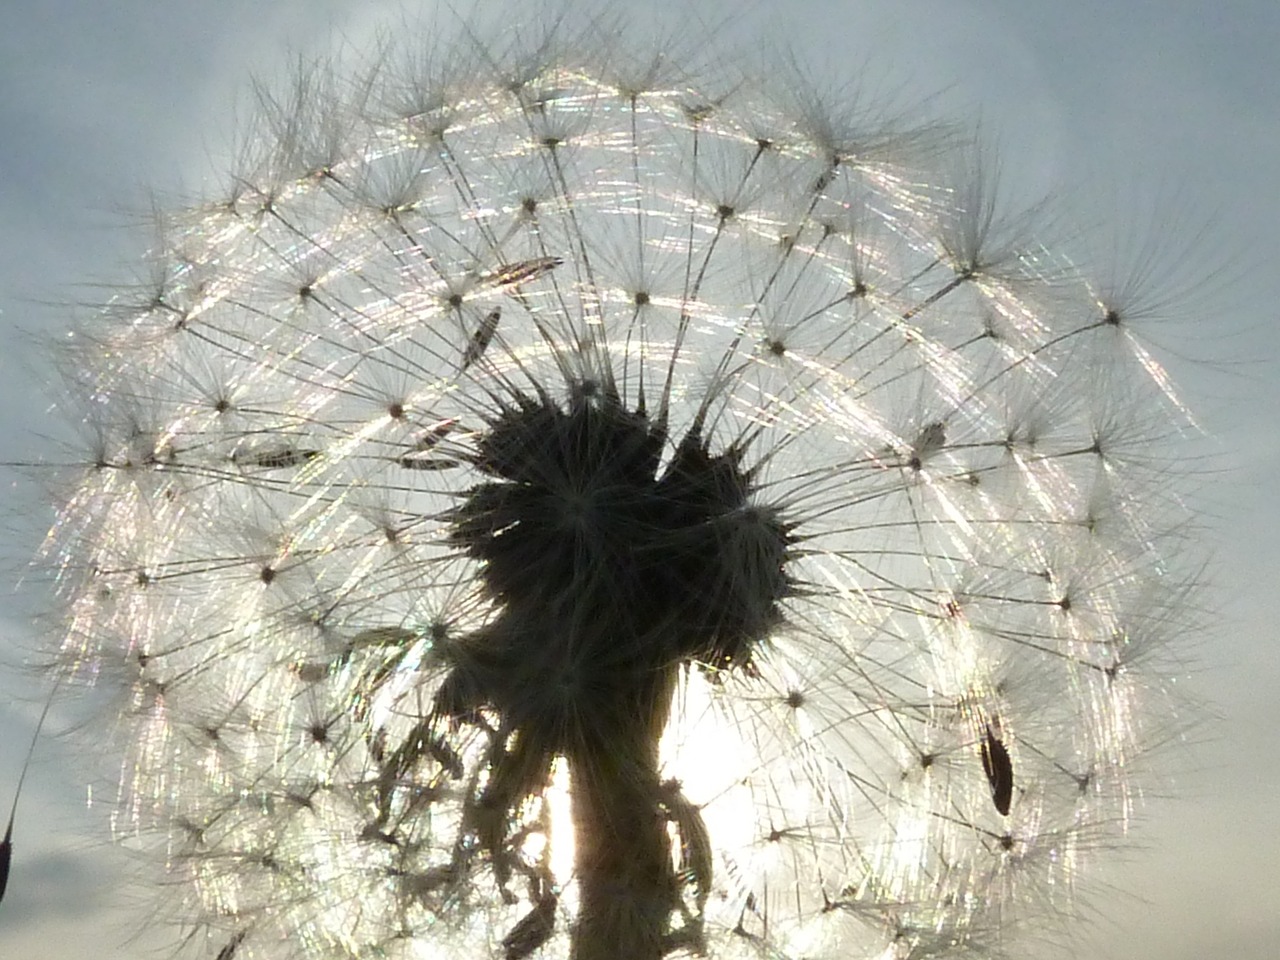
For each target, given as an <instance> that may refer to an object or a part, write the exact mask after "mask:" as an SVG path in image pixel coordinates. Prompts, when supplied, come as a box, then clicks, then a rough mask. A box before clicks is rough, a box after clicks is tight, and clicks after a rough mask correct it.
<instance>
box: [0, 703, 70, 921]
mask: <svg viewBox="0 0 1280 960" xmlns="http://www.w3.org/2000/svg"><path fill="white" fill-rule="evenodd" d="M57 692H58V687H57V685H55V686H54V688H53V690H52V691H50V693H49V699H48V700H46V701H45V703H44V710H42V711H41V712H40V719H39V721H38V722H37V723H36V732H35V733H34V734H32V736H31V746H29V747H28V748H27V759H26V760H24V761H23V762H22V772H21V773H20V774H18V785H17V787H15V788H14V791H13V806H12V807H10V808H9V825H8V826H7V827H6V828H5V831H4V840H2V841H0V901H2V900H4V893H5V890H7V889H8V887H9V866H10V864H11V863H12V861H13V818H14V817H15V816H17V813H18V797H19V796H20V795H21V793H22V782H23V781H24V780H26V779H27V768H28V767H29V766H31V755H32V754H33V753H35V752H36V742H37V741H38V740H39V739H40V731H41V730H42V729H43V728H44V718H45V717H47V716H48V715H49V707H50V706H52V705H53V695H54V694H55V693H57Z"/></svg>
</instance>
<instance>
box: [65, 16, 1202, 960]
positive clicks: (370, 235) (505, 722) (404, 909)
mask: <svg viewBox="0 0 1280 960" xmlns="http://www.w3.org/2000/svg"><path fill="white" fill-rule="evenodd" d="M460 34H461V36H462V39H460V40H455V41H441V40H440V39H439V38H438V37H437V38H435V39H433V40H431V41H430V43H431V45H432V50H431V53H430V54H426V53H422V52H421V51H419V50H417V49H416V48H413V44H414V43H415V42H416V41H409V42H406V43H405V44H404V46H405V47H408V48H413V49H411V53H412V55H411V56H408V57H404V58H401V59H400V60H399V61H397V64H396V65H390V64H389V63H387V62H383V63H381V64H380V66H379V68H378V69H376V70H367V71H365V72H363V73H359V72H356V73H353V74H350V75H344V74H342V73H341V72H340V71H334V70H328V69H319V68H316V69H313V70H309V71H307V70H304V71H302V73H301V74H300V75H299V76H298V78H297V79H296V82H295V85H294V88H293V89H292V91H291V92H290V93H289V94H288V95H281V96H276V97H270V96H268V97H265V98H264V106H263V110H262V116H261V121H260V123H259V124H258V125H257V126H256V127H255V128H254V131H253V133H252V135H251V136H250V137H249V138H248V140H247V143H248V144H249V149H247V150H246V151H245V152H244V157H243V159H242V162H241V163H240V165H239V167H238V168H237V169H236V170H235V172H234V175H233V176H231V177H230V178H229V179H228V184H227V187H226V189H225V190H224V192H223V193H222V194H221V195H220V196H216V197H212V198H210V199H208V200H206V201H204V202H201V203H197V204H192V205H190V206H189V207H188V208H186V209H179V210H176V211H171V212H169V213H167V214H164V215H162V216H161V217H160V221H159V230H158V233H157V236H158V237H159V240H158V242H157V244H156V246H155V248H154V249H153V251H152V253H151V256H150V259H149V261H148V273H147V279H146V281H145V282H144V283H142V284H141V285H139V286H137V287H136V288H131V289H128V290H121V291H120V292H119V293H118V295H117V296H115V297H114V298H113V299H112V301H111V302H110V304H109V305H108V306H107V308H106V309H105V310H103V311H101V312H100V313H99V314H98V315H96V316H95V317H93V318H92V319H89V320H87V321H86V322H84V323H82V324H81V325H80V326H78V327H77V329H76V330H75V331H74V334H73V335H72V336H71V337H70V338H69V340H68V345H67V346H65V347H64V348H62V352H61V355H60V356H61V361H62V369H63V371H64V374H65V376H64V381H65V382H64V385H63V387H62V388H61V389H60V391H59V396H60V398H61V399H60V401H59V406H60V407H61V408H62V410H63V411H64V413H63V415H64V416H65V417H66V418H68V419H70V420H72V421H73V422H74V423H76V424H77V425H78V430H79V433H80V435H81V437H82V440H83V444H82V448H81V450H80V451H79V454H78V457H77V459H78V460H79V466H77V467H74V468H66V469H64V470H62V472H61V474H60V476H59V478H58V482H57V483H56V484H55V485H54V486H55V489H56V491H57V497H58V504H57V507H58V512H57V522H56V525H55V527H54V529H53V531H52V532H51V534H50V536H49V539H48V542H47V544H46V548H45V552H44V556H43V561H42V562H44V563H46V564H53V565H55V566H56V568H57V570H58V577H59V584H60V590H61V602H62V609H63V610H64V616H63V618H62V621H61V629H60V630H59V631H57V633H56V636H55V637H54V638H53V639H52V640H51V645H52V646H53V647H54V648H56V651H57V660H58V664H59V668H58V673H59V676H60V677H61V678H62V682H63V684H64V690H65V689H70V688H72V687H75V686H77V685H78V686H84V685H93V686H95V687H96V688H97V691H98V693H99V695H98V696H96V697H95V698H94V699H95V702H99V703H105V704H107V705H108V706H107V708H106V709H107V713H106V715H105V717H104V719H103V721H102V722H101V723H99V724H96V725H95V726H94V728H93V732H94V736H95V738H96V739H95V740H94V741H93V748H94V750H95V752H96V753H98V754H100V755H101V754H104V753H110V752H111V751H114V752H115V753H114V755H115V756H116V757H117V758H118V761H119V762H118V766H117V767H116V768H115V769H117V770H118V772H119V774H120V777H119V780H120V783H119V792H118V796H116V797H115V798H114V818H113V824H114V829H115V831H116V833H117V835H118V837H119V839H120V840H121V841H122V842H123V843H125V844H126V845H127V846H129V847H130V848H132V849H134V850H135V851H136V852H137V853H138V854H139V856H140V858H141V859H142V860H143V861H144V862H146V863H147V864H149V865H150V867H149V869H151V870H153V875H152V876H153V880H152V886H151V888H150V889H152V890H153V891H154V892H155V895H156V904H155V905H154V906H153V908H152V909H153V916H154V917H163V918H168V919H171V920H172V921H173V922H174V923H175V925H176V926H175V930H176V933H175V937H174V943H175V944H177V946H176V947H175V951H176V952H177V953H179V954H180V955H182V956H190V957H216V958H218V960H284V958H288V960H295V958H296V960H331V958H332V960H337V958H344V960H345V958H361V960H364V958H389V960H434V958H503V960H524V958H561V957H563V958H571V960H616V958H623V960H666V958H679V957H689V958H692V957H709V958H716V960H739V958H741V960H746V958H771V960H784V958H785V960H820V958H828V957H832V958H834V957H839V958H865V960H915V958H921V957H934V956H943V957H963V956H984V957H985V956H994V955H998V954H1000V953H1001V950H1002V942H1003V941H1004V940H1005V939H1006V937H1007V934H1006V931H1008V930H1009V929H1011V928H1012V926H1013V925H1014V924H1015V923H1016V922H1017V921H1019V920H1021V919H1028V918H1029V919H1032V920H1037V921H1038V920H1041V919H1042V918H1045V917H1049V918H1053V917H1068V916H1070V915H1071V910H1072V905H1073V903H1074V902H1075V897H1076V894H1077V889H1076V888H1077V885H1078V884H1079V883H1080V880H1081V877H1082V876H1087V874H1088V871H1089V868H1090V867H1091V866H1092V865H1093V861H1094V860H1095V856H1096V855H1097V854H1099V853H1102V852H1105V851H1106V850H1107V849H1108V848H1109V847H1111V846H1113V845H1114V844H1115V843H1116V842H1117V841H1118V840H1119V839H1120V838H1121V836H1122V835H1123V833H1124V832H1125V829H1126V827H1127V825H1128V822H1129V820H1130V818H1131V816H1132V815H1133V813H1134V809H1135V806H1136V804H1137V802H1138V801H1139V800H1140V797H1141V794H1142V791H1143V790H1144V788H1146V787H1147V786H1148V784H1147V783H1146V781H1145V779H1144V776H1143V771H1144V759H1145V758H1146V756H1147V753H1148V752H1149V750H1150V749H1151V748H1152V747H1153V746H1155V745H1156V744H1157V743H1158V742H1159V741H1160V740H1161V739H1162V738H1164V737H1166V736H1167V732H1168V730H1169V723H1170V719H1171V717H1172V716H1173V714H1172V712H1171V711H1172V704H1171V700H1170V696H1169V682H1170V681H1169V673H1168V671H1167V670H1164V669H1162V664H1163V663H1165V662H1166V660H1167V659H1168V657H1167V655H1166V651H1167V650H1168V649H1170V648H1173V647H1176V646H1177V644H1178V642H1179V641H1180V640H1181V639H1182V637H1183V635H1184V634H1185V633H1187V632H1188V631H1189V630H1190V629H1191V626H1190V621H1191V619H1192V617H1191V616H1190V611H1189V609H1188V602H1187V600H1186V599H1185V586H1186V582H1187V577H1186V576H1184V575H1182V574H1179V573H1178V572H1177V570H1178V567H1177V565H1175V564H1172V563H1170V562H1169V560H1168V558H1169V557H1170V556H1171V555H1173V554H1174V553H1175V552H1176V551H1175V549H1174V548H1175V546H1177V545H1178V542H1177V533H1178V530H1179V527H1180V524H1182V523H1183V522H1184V520H1185V517H1184V516H1183V513H1182V511H1181V508H1180V506H1179V501H1178V498H1177V496H1176V493H1175V488H1176V483H1175V482H1174V481H1175V480H1176V478H1174V477H1172V476H1171V475H1170V473H1171V468H1170V464H1172V463H1174V462H1175V461H1174V458H1173V457H1172V456H1170V455H1168V454H1161V453H1160V450H1161V448H1162V445H1165V446H1167V441H1169V440H1171V439H1176V437H1177V434H1178V429H1179V426H1180V423H1182V422H1185V416H1184V414H1183V413H1182V410H1181V406H1180V404H1179V403H1178V401H1177V399H1176V398H1175V396H1174V395H1173V393H1172V391H1171V389H1170V387H1169V385H1168V381H1167V378H1166V376H1165V374H1164V372H1163V371H1162V369H1161V368H1160V366H1159V364H1158V363H1157V361H1156V359H1155V358H1154V357H1153V356H1152V355H1151V354H1150V353H1149V352H1148V351H1147V349H1146V348H1145V347H1144V346H1143V345H1142V341H1141V339H1140V338H1139V337H1138V335H1137V333H1136V331H1135V328H1134V323H1133V321H1134V320H1135V319H1141V317H1142V315H1143V312H1144V311H1143V303H1142V300H1141V297H1140V295H1139V294H1138V293H1137V292H1136V287H1135V285H1134V284H1133V283H1130V282H1129V281H1128V279H1127V278H1125V277H1123V276H1118V275H1117V274H1115V273H1109V274H1105V275H1103V276H1098V277H1093V276H1090V275H1088V273H1087V271H1085V270H1083V269H1078V268H1076V267H1075V266H1073V265H1072V264H1071V263H1070V262H1068V261H1067V260H1066V259H1064V258H1062V257H1060V256H1058V255H1056V254H1055V253H1054V252H1053V251H1051V250H1048V249H1045V248H1044V247H1043V246H1040V245H1038V243H1037V240H1038V234H1037V231H1036V225H1037V221H1036V219H1035V218H1034V217H1032V216H1026V217H1009V216H1006V215H1005V214H1004V213H1003V212H1002V211H1001V209H1000V207H999V206H998V205H997V204H996V202H995V196H994V192H993V190H994V187H993V184H992V181H991V178H990V177H989V176H988V175H987V174H989V172H990V171H989V169H988V170H985V171H984V165H983V164H982V163H981V162H980V159H981V151H980V150H975V149H974V148H973V147H972V146H971V145H969V144H968V143H966V142H965V141H963V140H962V138H960V137H959V136H958V135H957V134H956V133H955V132H954V131H953V130H951V129H950V128H944V127H942V126H939V125H936V124H925V125H921V126H918V127H911V126H909V125H906V124H902V123H899V122H897V121H891V120H888V119H885V118H884V117H882V116H879V115H877V114H876V113H875V112H873V111H869V110H867V109H865V108H864V107H863V106H861V105H845V106H842V105H841V101H839V100H837V99H835V98H829V97H824V96H820V95H818V94H817V93H814V92H813V91H812V89H811V88H809V87H806V86H805V85H804V84H803V83H802V82H801V81H799V80H796V79H792V80H785V79H776V80H774V81H770V83H773V84H774V85H773V86H771V85H770V83H757V82H755V81H754V80H753V79H752V78H751V77H748V76H745V75H742V74H732V73H730V72H729V71H728V70H727V68H725V67H724V66H723V65H722V66H720V67H717V68H716V69H713V70H707V71H695V70H694V69H692V68H691V67H689V66H688V64H689V63H690V62H691V61H690V59H689V58H685V57H681V56H668V55H665V54H664V53H662V52H659V53H657V54H650V53H643V54H640V53H637V52H636V48H637V46H639V47H643V46H644V45H643V44H638V45H637V44H634V43H629V42H627V32H626V31H625V30H623V31H611V30H608V29H603V28H599V27H596V28H592V29H590V30H587V31H585V32H573V31H571V30H569V29H567V28H565V27H563V26H560V27H556V28H552V29H543V30H539V29H537V28H525V29H523V30H522V31H519V32H516V33H512V34H509V36H511V37H514V38H515V39H512V40H507V41H498V42H494V41H492V40H490V41H484V42H482V41H480V40H477V39H475V37H474V36H472V35H471V34H469V33H468V32H467V31H466V30H462V31H460ZM427 44H428V41H427V40H423V41H422V46H423V48H425V47H426V46H427ZM957 158H959V159H957ZM975 158H976V159H975ZM988 166H989V165H988ZM957 171H967V172H962V173H958V172H957ZM107 731H110V738H109V739H104V738H106V737H107ZM152 922H155V923H158V922H160V921H159V920H158V919H157V920H153V921H152Z"/></svg>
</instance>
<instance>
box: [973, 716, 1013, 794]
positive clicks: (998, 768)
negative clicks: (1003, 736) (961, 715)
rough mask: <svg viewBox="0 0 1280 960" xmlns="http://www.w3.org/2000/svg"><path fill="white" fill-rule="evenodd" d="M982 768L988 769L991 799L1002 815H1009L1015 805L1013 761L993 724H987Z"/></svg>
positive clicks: (983, 743) (983, 741)
mask: <svg viewBox="0 0 1280 960" xmlns="http://www.w3.org/2000/svg"><path fill="white" fill-rule="evenodd" d="M981 749H982V769H983V770H984V771H986V774H987V783H989V784H991V800H992V802H994V803H995V805H996V809H997V810H998V811H1000V815H1001V816H1005V817H1007V816H1008V815H1009V808H1010V807H1011V806H1012V805H1013V761H1012V760H1011V759H1010V758H1009V751H1008V750H1007V749H1006V748H1005V745H1004V744H1003V743H1001V742H1000V738H999V737H997V736H996V734H995V731H993V730H992V729H991V724H987V732H986V735H985V736H984V737H983V738H982V747H981Z"/></svg>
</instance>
